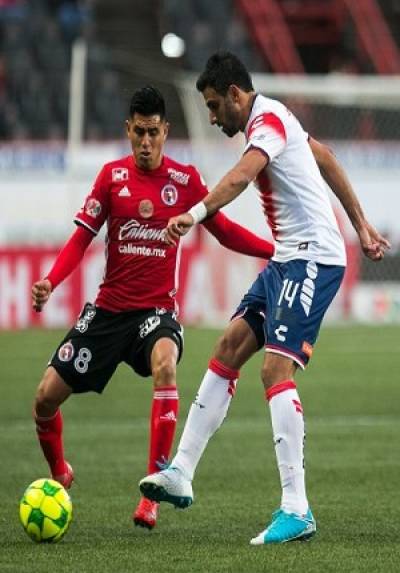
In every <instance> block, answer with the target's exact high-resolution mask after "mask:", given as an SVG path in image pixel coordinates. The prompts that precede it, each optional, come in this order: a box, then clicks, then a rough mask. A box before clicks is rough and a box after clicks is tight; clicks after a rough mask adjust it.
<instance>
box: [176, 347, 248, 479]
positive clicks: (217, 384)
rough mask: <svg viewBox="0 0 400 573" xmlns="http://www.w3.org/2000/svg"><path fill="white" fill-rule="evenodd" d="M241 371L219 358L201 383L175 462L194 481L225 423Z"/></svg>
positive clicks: (212, 364)
mask: <svg viewBox="0 0 400 573" xmlns="http://www.w3.org/2000/svg"><path fill="white" fill-rule="evenodd" d="M238 378H239V371H238V370H232V369H231V368H228V367H227V366H225V365H224V364H222V363H221V362H219V361H218V360H216V359H215V358H213V359H212V360H210V363H209V365H208V370H207V372H206V373H205V375H204V378H203V380H202V382H201V385H200V388H199V391H198V394H197V396H196V398H195V400H194V402H193V404H192V406H191V407H190V411H189V415H188V418H187V421H186V424H185V428H184V430H183V434H182V437H181V440H180V442H179V446H178V452H177V454H176V456H175V457H174V459H173V460H172V462H171V465H173V466H176V467H177V468H179V469H180V470H181V471H182V473H183V474H184V475H185V476H186V477H187V478H188V479H190V480H192V479H193V475H194V472H195V470H196V467H197V464H198V463H199V461H200V458H201V455H202V453H203V451H204V449H205V447H206V445H207V443H208V440H209V439H210V438H211V436H212V435H213V434H214V433H215V432H216V431H217V430H218V428H219V427H220V426H221V424H222V422H223V421H224V418H225V416H226V414H227V412H228V408H229V404H230V402H231V399H232V396H233V395H234V393H235V389H236V381H237V379H238Z"/></svg>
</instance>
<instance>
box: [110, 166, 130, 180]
mask: <svg viewBox="0 0 400 573" xmlns="http://www.w3.org/2000/svg"><path fill="white" fill-rule="evenodd" d="M111 177H112V180H113V183H115V182H117V181H128V179H129V172H128V170H127V169H126V167H114V169H113V170H112V171H111Z"/></svg>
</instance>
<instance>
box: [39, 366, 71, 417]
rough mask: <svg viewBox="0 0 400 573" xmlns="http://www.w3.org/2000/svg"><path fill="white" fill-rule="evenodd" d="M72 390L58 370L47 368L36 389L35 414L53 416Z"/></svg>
mask: <svg viewBox="0 0 400 573" xmlns="http://www.w3.org/2000/svg"><path fill="white" fill-rule="evenodd" d="M71 392H72V390H71V388H70V387H69V386H68V385H67V384H66V383H65V382H64V381H63V379H62V378H61V376H60V375H59V374H58V373H57V371H56V370H55V369H54V368H52V367H49V368H47V370H46V371H45V373H44V375H43V378H42V380H41V382H40V384H39V386H38V388H37V391H36V396H35V402H34V414H35V415H36V416H39V417H43V418H48V417H51V416H53V415H54V414H55V413H56V411H57V408H59V406H60V405H61V404H62V403H63V402H64V401H65V400H66V399H67V398H68V396H69V395H70V394H71Z"/></svg>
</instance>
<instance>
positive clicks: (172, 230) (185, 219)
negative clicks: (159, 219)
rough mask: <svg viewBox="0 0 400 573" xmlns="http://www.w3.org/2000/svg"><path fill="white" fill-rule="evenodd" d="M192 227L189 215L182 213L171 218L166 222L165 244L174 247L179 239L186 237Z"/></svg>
mask: <svg viewBox="0 0 400 573" xmlns="http://www.w3.org/2000/svg"><path fill="white" fill-rule="evenodd" d="M193 225H194V219H193V217H192V215H189V213H183V214H182V215H178V216H177V217H171V219H170V220H169V221H168V225H167V229H166V234H165V242H166V243H168V245H171V246H174V247H176V245H177V243H178V241H179V238H180V237H183V235H186V233H188V232H189V230H190V229H191V228H192V227H193Z"/></svg>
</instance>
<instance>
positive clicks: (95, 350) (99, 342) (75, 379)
mask: <svg viewBox="0 0 400 573" xmlns="http://www.w3.org/2000/svg"><path fill="white" fill-rule="evenodd" d="M129 330H130V325H129V323H128V324H127V325H126V324H125V323H124V317H123V316H122V313H115V314H112V313H108V312H103V311H102V310H101V309H99V308H96V307H94V306H93V305H91V304H86V305H85V307H84V309H83V311H82V313H81V315H80V317H79V319H78V321H77V323H76V325H75V326H74V327H73V328H72V329H71V330H70V331H69V332H68V333H67V335H66V336H65V338H64V339H63V341H62V342H61V343H60V345H59V346H58V348H57V350H56V352H55V353H54V354H53V357H52V359H51V361H50V363H49V367H48V368H47V370H46V372H45V374H44V377H43V380H42V381H41V383H40V385H39V388H38V392H37V395H36V400H35V406H34V416H35V420H36V425H37V432H38V437H39V442H40V445H41V447H42V450H43V453H44V455H45V457H46V459H47V461H48V463H49V466H50V471H51V474H52V476H53V477H54V478H56V479H57V480H58V481H60V482H61V483H62V484H63V485H64V486H66V487H70V486H71V483H72V480H73V472H72V469H71V466H70V465H69V464H68V462H67V461H65V458H64V452H63V439H62V430H63V420H62V416H61V411H60V409H59V406H60V405H61V404H62V403H63V402H64V401H65V400H66V399H67V398H68V396H69V395H70V394H71V393H82V392H88V391H95V392H98V393H101V392H102V391H103V389H104V387H105V386H106V384H107V382H108V380H109V379H110V378H111V376H112V374H113V373H114V371H115V369H116V367H117V365H118V363H119V361H120V354H121V347H122V346H123V344H124V341H125V340H126V338H127V337H128V336H129Z"/></svg>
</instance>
